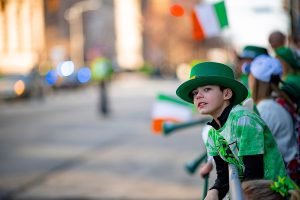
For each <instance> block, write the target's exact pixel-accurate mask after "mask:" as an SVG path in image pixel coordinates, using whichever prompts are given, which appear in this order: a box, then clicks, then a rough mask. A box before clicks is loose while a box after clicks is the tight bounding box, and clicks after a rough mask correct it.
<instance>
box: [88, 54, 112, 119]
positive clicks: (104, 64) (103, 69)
mask: <svg viewBox="0 0 300 200" xmlns="http://www.w3.org/2000/svg"><path fill="white" fill-rule="evenodd" d="M91 71H92V78H93V80H94V81H97V82H98V86H99V104H98V111H99V113H100V114H101V115H103V116H107V115H108V114H109V112H110V109H109V101H108V89H107V85H108V83H109V81H110V79H111V77H112V76H113V73H114V71H113V67H112V63H111V61H110V60H109V59H108V58H105V57H96V58H95V59H94V60H93V61H92V62H91Z"/></svg>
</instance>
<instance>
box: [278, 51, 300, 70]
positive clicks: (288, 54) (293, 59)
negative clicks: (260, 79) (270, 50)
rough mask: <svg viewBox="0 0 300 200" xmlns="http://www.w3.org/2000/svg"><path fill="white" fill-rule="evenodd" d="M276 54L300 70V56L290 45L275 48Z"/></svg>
mask: <svg viewBox="0 0 300 200" xmlns="http://www.w3.org/2000/svg"><path fill="white" fill-rule="evenodd" d="M275 53H276V56H278V57H279V58H281V59H282V60H284V61H285V62H286V63H288V64H289V65H290V66H291V67H292V68H294V69H297V70H300V62H299V58H297V55H296V53H295V52H294V51H293V50H292V49H291V48H289V47H279V48H277V49H275Z"/></svg>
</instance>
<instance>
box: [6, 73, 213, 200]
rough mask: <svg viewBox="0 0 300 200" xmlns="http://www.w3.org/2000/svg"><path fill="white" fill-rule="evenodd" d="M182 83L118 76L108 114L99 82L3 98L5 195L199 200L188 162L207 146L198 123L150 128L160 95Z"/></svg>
mask: <svg viewBox="0 0 300 200" xmlns="http://www.w3.org/2000/svg"><path fill="white" fill-rule="evenodd" d="M178 85H179V82H178V81H176V80H150V79H146V78H144V77H140V76H136V75H125V76H122V77H119V78H118V80H116V81H114V82H112V83H111V84H110V85H109V88H108V95H109V104H110V110H111V113H110V115H109V116H108V117H102V116H101V115H99V114H98V113H97V110H98V108H97V104H98V97H99V93H98V87H96V86H87V87H85V88H80V89H77V90H69V91H57V92H54V93H52V94H49V95H47V96H46V97H45V99H44V100H37V99H32V100H28V101H15V102H1V104H0V163H1V164H0V180H1V181H0V197H1V198H0V199H200V198H201V196H202V188H203V186H202V184H203V179H200V177H199V175H198V174H195V175H193V176H191V175H189V174H188V173H186V172H185V171H184V164H185V163H186V162H188V161H190V160H193V159H195V158H196V157H197V156H199V155H200V154H201V153H203V150H204V148H203V145H202V139H201V134H200V130H201V127H200V126H198V127H193V128H189V129H186V130H182V131H178V132H176V133H175V134H173V135H171V136H168V137H163V136H160V135H154V134H152V133H151V129H150V122H151V108H152V104H153V103H154V101H155V95H156V94H157V92H165V93H168V94H174V93H175V89H176V88H177V86H178ZM210 183H212V181H210Z"/></svg>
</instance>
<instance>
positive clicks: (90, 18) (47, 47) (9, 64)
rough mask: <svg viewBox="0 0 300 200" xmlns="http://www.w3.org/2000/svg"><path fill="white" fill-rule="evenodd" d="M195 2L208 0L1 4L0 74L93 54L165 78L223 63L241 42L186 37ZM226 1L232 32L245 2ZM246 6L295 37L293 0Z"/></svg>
mask: <svg viewBox="0 0 300 200" xmlns="http://www.w3.org/2000/svg"><path fill="white" fill-rule="evenodd" d="M200 2H210V1H209V0H205V1H204V0H202V1H199V0H164V1H161V0H114V1H111V0H0V72H1V73H7V72H14V71H16V72H24V73H25V72H26V71H28V70H29V69H30V68H32V67H33V66H34V65H35V64H40V63H42V64H45V63H47V65H52V67H54V66H55V65H57V64H58V63H59V62H61V61H63V60H68V59H73V60H74V61H75V62H76V63H75V64H76V66H77V67H80V66H82V65H88V64H89V61H90V60H92V59H93V58H95V57H97V56H104V57H107V58H109V59H111V60H112V61H113V63H114V65H118V66H119V67H120V68H124V69H138V68H140V67H142V66H143V65H144V63H147V64H150V65H152V66H154V67H155V68H157V69H159V71H160V72H161V73H163V74H166V75H168V74H170V75H172V74H173V73H174V71H175V68H176V67H177V66H178V65H180V64H181V63H190V62H191V61H192V60H214V61H220V62H230V60H231V59H232V57H233V55H232V54H231V52H232V50H233V49H235V48H236V47H235V46H234V44H233V43H234V42H235V41H241V39H240V38H238V37H240V36H238V35H237V34H236V33H230V34H228V31H227V33H226V31H225V34H222V35H220V36H217V37H213V38H208V39H205V40H203V41H196V40H194V39H193V37H192V21H191V9H193V7H194V5H195V4H196V3H200ZM225 2H226V4H228V12H230V13H229V14H228V16H229V26H230V29H231V31H232V30H233V31H235V30H234V27H239V26H237V25H236V23H237V22H236V21H235V19H236V18H237V17H236V15H233V14H232V12H236V11H234V9H233V8H234V7H236V6H237V5H238V4H242V5H243V9H244V10H247V9H248V8H250V5H249V4H250V3H249V1H247V0H230V1H225ZM229 2H230V3H229ZM241 2H242V3H241ZM243 2H245V3H246V2H248V4H245V3H243ZM251 2H253V4H254V3H256V4H257V5H258V4H259V5H261V6H254V7H253V8H251V9H250V11H251V12H252V11H253V13H252V14H256V15H257V16H260V17H261V18H259V17H257V19H263V16H264V15H265V14H268V13H270V12H273V11H275V12H281V13H283V12H284V13H285V15H286V17H287V20H285V21H284V20H283V21H284V23H287V25H285V27H286V28H284V30H285V32H286V33H289V34H290V35H291V36H292V37H293V38H297V37H298V36H299V32H300V31H299V27H300V26H299V21H300V20H299V2H298V1H297V0H276V2H277V4H276V7H270V6H269V5H268V4H267V3H266V2H273V1H268V0H264V1H260V0H256V1H251ZM274 2H275V1H274ZM235 3H236V4H235ZM173 4H180V5H181V6H182V7H183V8H184V9H185V13H184V15H183V16H181V17H175V16H172V15H171V14H170V6H172V5H173ZM237 10H238V9H237ZM248 11H249V9H248ZM248 11H247V12H248ZM250 11H249V12H250ZM245 12H246V11H245ZM241 14H242V13H239V15H241ZM230 17H231V18H232V19H230ZM240 18H242V17H240ZM252 19H254V18H252ZM261 21H263V20H261ZM277 21H278V20H276V22H277ZM230 23H231V24H230ZM289 23H290V24H289ZM257 24H262V22H254V21H253V20H252V21H250V22H248V28H249V26H250V25H251V26H252V25H253V27H255V25H257ZM275 24H276V23H275ZM279 24H280V23H278V25H279ZM278 27H279V26H278ZM245 30H246V29H245ZM259 31H262V30H261V29H259V30H257V31H256V32H255V31H254V32H253V34H252V35H251V34H249V31H245V32H244V34H245V39H246V40H247V41H251V40H252V39H253V38H255V37H256V38H259V37H261V36H262V32H259ZM249 35H251V36H249ZM263 40H265V39H263Z"/></svg>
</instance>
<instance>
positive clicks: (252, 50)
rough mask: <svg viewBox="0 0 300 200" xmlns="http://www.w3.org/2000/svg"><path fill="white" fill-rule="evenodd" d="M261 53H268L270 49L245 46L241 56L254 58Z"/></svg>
mask: <svg viewBox="0 0 300 200" xmlns="http://www.w3.org/2000/svg"><path fill="white" fill-rule="evenodd" d="M259 55H268V50H267V49H266V48H264V47H259V46H251V45H249V46H245V47H244V49H243V51H242V53H241V54H240V55H239V58H250V59H254V58H256V57H257V56H259Z"/></svg>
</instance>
